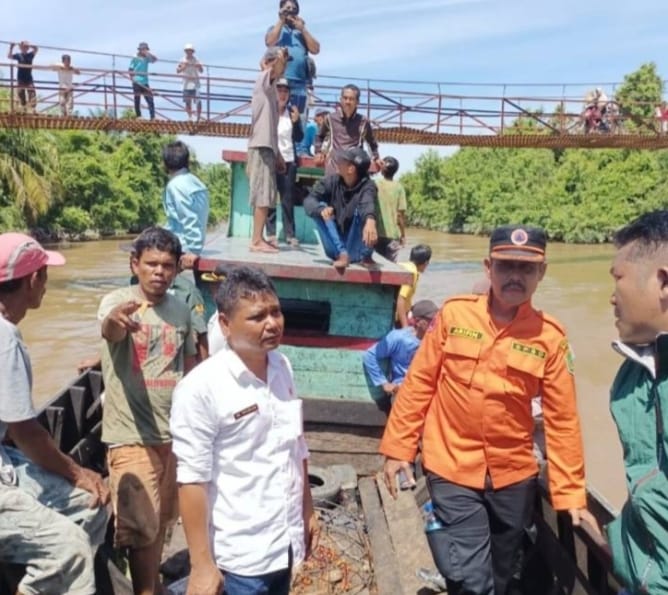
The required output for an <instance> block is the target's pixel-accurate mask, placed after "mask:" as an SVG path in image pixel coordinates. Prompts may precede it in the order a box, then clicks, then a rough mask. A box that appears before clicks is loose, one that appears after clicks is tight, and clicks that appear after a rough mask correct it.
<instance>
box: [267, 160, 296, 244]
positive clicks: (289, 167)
mask: <svg viewBox="0 0 668 595" xmlns="http://www.w3.org/2000/svg"><path fill="white" fill-rule="evenodd" d="M285 166H286V170H285V173H284V174H276V186H277V187H278V195H279V196H280V199H281V209H282V215H283V233H284V234H285V239H286V241H287V240H289V239H290V238H294V237H295V183H296V181H297V164H296V163H295V162H294V161H290V162H288V163H286V164H285ZM265 230H266V232H267V235H268V236H270V237H271V236H275V235H276V209H275V208H274V209H269V212H268V213H267V223H266V225H265Z"/></svg>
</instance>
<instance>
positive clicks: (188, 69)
mask: <svg viewBox="0 0 668 595" xmlns="http://www.w3.org/2000/svg"><path fill="white" fill-rule="evenodd" d="M183 51H184V52H185V56H183V58H182V59H181V61H180V62H179V63H178V66H177V67H176V73H177V74H181V75H183V103H185V105H186V113H187V114H188V119H190V120H193V118H194V116H193V107H192V104H193V102H195V108H196V110H197V121H198V122H199V119H200V117H201V116H202V100H201V99H200V97H199V75H200V74H201V73H202V72H204V66H202V63H201V62H200V61H199V60H198V59H197V58H195V48H194V47H193V44H192V43H186V45H185V47H184V48H183Z"/></svg>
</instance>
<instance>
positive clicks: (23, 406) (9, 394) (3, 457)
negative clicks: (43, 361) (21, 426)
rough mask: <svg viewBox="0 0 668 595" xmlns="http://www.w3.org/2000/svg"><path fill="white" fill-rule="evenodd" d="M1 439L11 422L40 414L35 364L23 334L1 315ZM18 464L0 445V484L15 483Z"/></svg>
mask: <svg viewBox="0 0 668 595" xmlns="http://www.w3.org/2000/svg"><path fill="white" fill-rule="evenodd" d="M0 370H2V373H0V442H2V440H4V438H5V434H6V433H7V424H8V423H14V422H19V421H26V420H29V419H33V418H35V417H37V412H36V411H35V408H34V406H33V403H32V366H31V365H30V357H29V356H28V351H27V349H26V346H25V344H24V343H23V338H22V337H21V333H20V331H19V329H18V328H17V326H16V325H15V324H12V323H11V322H9V320H7V319H6V318H4V317H3V316H0ZM15 481H16V477H15V474H14V467H13V466H12V463H11V461H10V460H9V457H8V456H7V454H6V453H5V452H4V450H3V447H2V445H1V444H0V483H4V484H14V483H15Z"/></svg>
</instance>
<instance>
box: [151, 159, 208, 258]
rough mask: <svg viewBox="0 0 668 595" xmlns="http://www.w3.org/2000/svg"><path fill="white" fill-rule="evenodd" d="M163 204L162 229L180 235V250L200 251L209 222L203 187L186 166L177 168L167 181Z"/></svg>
mask: <svg viewBox="0 0 668 595" xmlns="http://www.w3.org/2000/svg"><path fill="white" fill-rule="evenodd" d="M162 206H163V208H164V210H165V215H167V223H166V224H165V228H166V229H168V230H169V231H171V232H172V233H174V234H175V235H176V236H177V237H178V238H179V240H180V242H181V247H182V248H183V251H184V252H192V253H193V254H200V253H201V252H202V249H203V248H204V237H205V236H206V226H207V223H208V221H209V191H208V190H207V188H206V186H205V185H204V184H203V183H202V181H201V180H200V179H199V178H198V177H197V176H195V175H194V174H191V173H190V172H189V171H188V170H187V169H186V168H184V169H180V170H179V171H177V172H176V173H175V174H174V175H173V176H172V177H171V178H170V180H169V182H167V186H166V187H165V192H164V194H163V198H162Z"/></svg>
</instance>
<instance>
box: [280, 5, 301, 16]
mask: <svg viewBox="0 0 668 595" xmlns="http://www.w3.org/2000/svg"><path fill="white" fill-rule="evenodd" d="M279 14H280V15H281V16H282V17H296V16H297V15H298V14H299V9H298V8H297V7H296V6H284V7H283V8H281V10H280V12H279Z"/></svg>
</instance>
